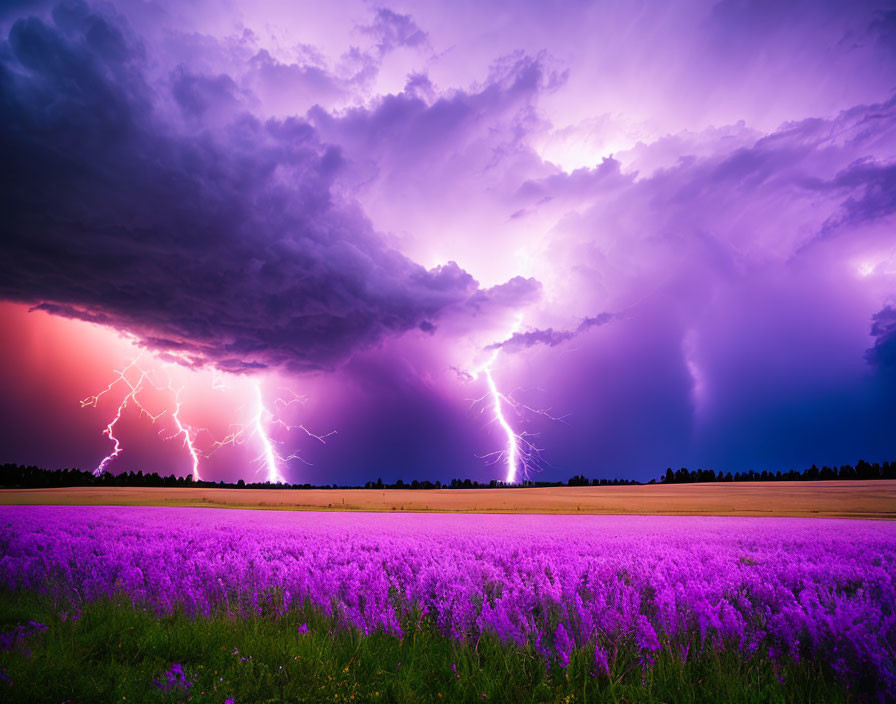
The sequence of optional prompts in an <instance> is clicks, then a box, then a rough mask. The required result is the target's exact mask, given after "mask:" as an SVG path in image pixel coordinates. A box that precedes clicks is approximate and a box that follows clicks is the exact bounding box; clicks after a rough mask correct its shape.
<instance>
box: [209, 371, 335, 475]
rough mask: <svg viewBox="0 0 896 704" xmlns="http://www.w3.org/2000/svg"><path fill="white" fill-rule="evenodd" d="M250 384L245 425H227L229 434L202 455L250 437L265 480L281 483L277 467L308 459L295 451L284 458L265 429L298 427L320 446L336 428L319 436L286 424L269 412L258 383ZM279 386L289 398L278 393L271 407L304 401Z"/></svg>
mask: <svg viewBox="0 0 896 704" xmlns="http://www.w3.org/2000/svg"><path fill="white" fill-rule="evenodd" d="M252 387H253V395H254V397H255V398H254V404H253V405H254V410H253V414H252V418H251V420H250V421H249V422H248V423H246V424H232V425H231V426H230V427H231V432H230V434H229V435H227V437H225V438H223V439H222V440H218V441H216V442H215V443H213V445H212V446H211V447H210V448H209V450H208V453H207V455H206V456H207V457H211V455H212V454H214V453H215V452H217V451H218V450H219V449H220V448H222V447H225V446H227V445H233V446H240V445H244V444H246V443H247V442H249V441H250V440H253V439H254V440H256V441H257V442H258V444H259V445H260V448H261V451H260V452H259V454H258V456H257V457H256V458H255V460H254V461H255V462H256V463H258V464H259V465H260V467H262V468H263V469H264V471H265V475H266V481H268V482H270V483H272V484H282V483H284V482H285V481H286V480H285V479H284V478H283V474H282V473H281V471H280V468H281V467H282V466H283V465H284V464H286V463H287V462H289V461H290V460H299V461H300V462H304V463H305V464H309V465H310V462H308V461H307V460H306V459H305V458H304V457H302V456H301V455H300V454H298V453H297V452H293V453H291V454H289V455H287V456H285V457H284V456H283V455H282V454H280V452H279V450H278V449H277V443H276V442H275V440H274V439H273V437H272V436H271V434H270V432H269V428H270V427H271V426H272V425H277V426H280V427H282V428H284V429H286V430H288V431H293V430H301V431H302V432H304V433H305V435H307V436H308V437H310V438H313V439H315V440H317V441H318V442H320V443H321V444H323V445H326V443H327V438H329V437H330V436H332V435H335V434H336V431H335V430H332V431H330V432H328V433H325V434H323V435H318V434H316V433H313V432H311V431H310V430H308V428H306V427H305V426H304V425H290V424H289V423H287V422H286V421H284V420H283V419H282V418H281V417H280V415H278V414H277V413H275V412H273V411H271V410H270V409H269V408H268V407H267V405H266V404H265V401H264V394H263V392H262V390H261V383H260V382H255V383H254V384H253V385H252ZM280 388H281V389H282V390H284V391H286V392H287V393H288V394H290V395H291V396H292V398H290V399H289V400H288V401H286V400H284V399H283V398H281V397H279V396H278V397H277V398H276V399H275V401H274V407H275V408H278V407H282V408H284V409H286V408H289V407H291V406H293V405H295V404H297V403H298V404H303V405H304V403H305V401H306V399H305V398H304V397H301V396H298V395H296V394H295V393H294V392H292V391H290V390H289V389H285V388H283V387H280Z"/></svg>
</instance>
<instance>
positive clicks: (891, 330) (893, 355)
mask: <svg viewBox="0 0 896 704" xmlns="http://www.w3.org/2000/svg"><path fill="white" fill-rule="evenodd" d="M872 320H873V323H872V325H871V334H872V335H873V336H874V338H875V340H874V346H873V347H871V348H870V349H869V350H868V351H867V352H865V359H867V360H868V361H869V362H870V363H871V364H873V365H875V366H877V367H894V368H896V308H893V306H885V307H884V308H883V309H882V310H880V311H878V312H877V313H875V314H874V315H873V316H872Z"/></svg>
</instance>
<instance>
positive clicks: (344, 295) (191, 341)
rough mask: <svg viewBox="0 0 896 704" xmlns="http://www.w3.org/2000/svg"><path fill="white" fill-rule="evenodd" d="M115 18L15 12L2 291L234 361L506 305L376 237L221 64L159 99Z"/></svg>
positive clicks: (0, 107) (318, 161)
mask: <svg viewBox="0 0 896 704" xmlns="http://www.w3.org/2000/svg"><path fill="white" fill-rule="evenodd" d="M144 62H145V58H144V55H143V50H142V49H141V47H140V45H139V44H138V43H137V42H135V41H134V40H133V39H132V38H130V36H129V35H128V32H127V29H122V28H121V27H120V26H119V25H118V23H117V22H116V21H114V20H111V19H109V18H106V17H104V16H101V15H98V14H95V13H93V12H91V11H90V10H89V9H88V8H87V7H86V6H85V5H83V4H80V3H74V2H69V3H63V4H62V5H59V6H58V7H57V8H56V9H55V10H54V11H53V19H52V22H45V21H43V20H40V19H37V18H26V19H20V20H18V21H16V22H15V23H14V24H13V25H12V27H11V29H10V32H9V37H8V41H6V42H4V43H3V45H2V47H0V120H2V123H3V130H2V136H0V153H2V158H0V164H2V165H0V187H2V190H3V198H4V205H3V216H2V224H0V234H2V244H0V260H2V263H0V296H2V297H3V298H6V299H11V300H15V301H21V302H28V303H32V304H35V305H38V306H40V307H41V308H43V309H44V310H48V311H51V312H53V313H56V314H59V315H65V316H67V317H73V318H81V319H84V320H89V321H93V322H98V323H102V324H105V325H112V326H115V327H118V328H122V329H128V330H130V331H132V332H134V333H136V334H138V335H139V336H140V337H141V338H142V339H143V341H144V343H145V344H147V345H149V346H152V347H155V348H158V349H161V350H167V351H169V352H176V353H177V354H178V355H179V356H180V358H181V359H187V360H189V361H192V362H194V363H204V362H213V363H216V364H217V365H218V366H221V367H223V368H227V369H231V370H242V369H249V368H255V367H258V366H262V365H279V364H284V365H287V366H289V367H291V368H294V369H307V368H325V367H330V366H332V365H333V364H335V363H336V362H338V361H339V360H341V359H344V358H345V357H346V356H348V355H349V354H350V353H351V352H352V351H353V350H355V349H357V348H359V347H364V346H368V345H370V344H373V343H375V342H376V341H378V340H380V339H381V338H382V337H383V336H385V335H389V334H397V333H401V332H403V331H406V330H410V329H413V328H417V327H421V326H423V327H424V328H426V327H427V326H432V325H433V321H434V320H436V319H437V318H438V317H439V315H440V314H442V313H443V312H444V311H445V310H446V309H449V308H452V307H458V306H459V307H461V308H463V307H464V305H465V304H467V303H470V304H475V305H480V304H483V303H484V304H486V305H491V304H495V305H513V304H514V301H515V297H518V298H520V299H528V298H531V296H532V292H533V283H531V282H529V283H527V282H525V281H523V282H522V283H520V282H515V281H514V282H510V283H508V284H507V285H505V287H496V288H493V289H489V290H486V291H482V290H480V289H479V288H478V284H477V283H476V281H475V280H474V279H473V278H472V277H471V276H470V275H469V274H467V273H466V272H465V271H463V270H462V269H460V267H458V266H457V265H456V264H454V263H453V262H452V263H449V264H447V265H445V266H441V267H436V268H435V269H432V270H426V269H424V268H422V267H420V266H419V265H417V264H415V263H414V262H412V261H410V260H409V259H407V258H406V257H404V256H403V255H401V254H400V253H398V252H396V251H394V250H391V249H389V248H388V247H387V246H386V245H385V244H384V243H383V241H382V239H381V238H380V237H379V235H377V233H376V232H374V231H373V229H372V227H371V225H370V223H369V222H368V220H367V219H366V217H365V216H364V214H363V213H362V212H361V210H360V208H359V207H358V206H357V204H355V203H354V202H352V201H351V200H349V199H345V198H341V197H340V196H339V195H338V194H337V193H336V191H337V189H336V188H335V187H334V182H335V180H336V178H337V176H338V174H339V173H340V171H341V170H342V169H344V168H345V163H344V160H343V158H342V154H341V152H340V150H339V149H338V148H336V147H333V146H328V145H326V144H323V143H322V142H321V141H320V140H319V139H318V136H317V133H316V131H315V129H314V128H313V127H312V126H310V125H309V124H307V123H306V122H304V121H302V120H297V119H286V120H283V121H278V120H271V121H267V122H261V121H259V120H257V119H255V118H254V117H252V116H250V115H248V114H243V115H242V116H241V117H239V118H238V119H236V120H233V121H229V122H228V123H227V124H226V126H222V127H221V128H220V129H218V130H210V129H205V128H203V129H198V128H197V129H193V127H191V125H190V124H184V123H183V122H182V121H180V120H177V119H174V118H171V119H168V118H167V117H166V115H165V112H164V111H165V105H166V104H173V105H177V106H179V110H180V111H182V113H186V114H188V115H201V114H202V113H203V112H205V111H207V110H208V109H209V108H210V106H212V105H215V104H217V103H220V102H221V101H222V100H223V101H225V102H227V101H229V100H231V98H232V96H233V95H234V92H235V87H234V84H233V82H232V81H231V80H230V79H229V78H228V77H227V76H224V75H219V76H211V77H201V76H195V75H193V74H190V73H187V72H186V71H183V70H179V71H177V72H176V73H175V75H174V78H173V81H172V85H173V97H174V101H173V103H172V102H171V101H168V103H166V102H165V101H163V100H160V99H159V96H158V95H157V94H156V93H155V92H154V91H153V90H152V89H151V88H150V87H149V85H148V82H147V81H146V80H145V71H144Z"/></svg>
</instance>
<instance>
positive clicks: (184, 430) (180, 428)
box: [168, 380, 202, 482]
mask: <svg viewBox="0 0 896 704" xmlns="http://www.w3.org/2000/svg"><path fill="white" fill-rule="evenodd" d="M168 388H171V381H170V380H169V382H168ZM183 390H184V387H183V386H181V387H180V388H179V389H177V390H176V391H174V411H173V412H172V413H171V417H172V418H173V419H174V424H175V425H176V426H177V432H176V433H175V434H174V435H172V436H170V437H169V438H168V439H169V440H170V439H171V438H173V437H176V436H177V435H181V434H182V435H183V436H184V447H186V448H187V452H189V453H190V457H191V458H192V460H193V481H197V482H198V481H202V477H201V476H199V453H198V452H197V451H196V446H195V445H194V444H193V441H194V440H195V438H196V432H195V431H194V432H193V436H192V437H191V436H190V431H191V430H193V429H192V428H191V427H190V426H189V425H186V424H184V423H183V421H181V419H180V406H181V400H180V392H181V391H183Z"/></svg>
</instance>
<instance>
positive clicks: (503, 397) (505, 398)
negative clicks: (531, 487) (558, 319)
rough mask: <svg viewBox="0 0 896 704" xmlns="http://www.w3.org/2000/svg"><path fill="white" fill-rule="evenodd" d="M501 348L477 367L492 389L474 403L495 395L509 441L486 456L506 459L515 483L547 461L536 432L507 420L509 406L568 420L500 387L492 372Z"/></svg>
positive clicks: (508, 475)
mask: <svg viewBox="0 0 896 704" xmlns="http://www.w3.org/2000/svg"><path fill="white" fill-rule="evenodd" d="M522 321H523V317H522V315H517V316H516V318H515V320H514V324H513V328H512V329H511V331H510V335H508V338H509V337H513V335H514V333H516V332H518V331H519V328H520V325H521V324H522ZM500 351H501V348H500V347H496V348H495V349H494V350H492V353H491V354H490V355H489V357H488V359H486V360H485V362H483V363H482V364H480V365H479V366H478V367H477V368H476V369H474V370H473V374H472V377H473V380H476V379H478V378H479V377H480V375H482V376H484V377H485V382H486V385H487V386H488V393H486V394H485V395H484V396H481V397H480V398H478V399H474V400H473V402H472V405H476V404H478V403H481V402H482V401H484V400H485V399H486V398H490V399H491V408H492V415H493V420H494V421H495V422H496V423H497V424H498V425H499V426H500V427H501V430H502V432H503V433H504V436H505V438H506V445H505V447H504V449H503V450H498V451H496V452H491V453H489V454H487V455H485V458H486V459H489V460H490V461H491V462H500V461H501V460H503V461H504V464H505V466H506V468H507V471H506V475H505V479H504V481H505V482H506V483H507V484H515V483H516V482H517V481H518V476H519V475H520V474H521V475H522V478H523V479H525V478H526V477H528V476H529V474H530V473H531V472H533V471H536V470H538V469H540V468H541V467H542V465H545V464H547V463H546V462H545V461H544V459H543V458H542V456H541V452H542V449H541V448H540V447H538V446H537V445H536V444H535V442H534V438H535V435H534V434H533V433H527V432H525V431H522V432H519V433H518V432H516V431H515V430H514V429H513V427H512V426H511V425H510V421H508V420H507V416H506V415H505V413H504V408H505V406H509V407H510V408H511V409H512V410H513V411H514V412H515V413H516V414H517V415H518V416H522V415H523V411H528V412H530V413H535V414H537V415H542V416H545V417H546V418H549V419H550V420H553V421H559V422H564V419H563V418H561V417H556V416H553V415H551V414H550V412H549V409H540V408H532V407H530V406H527V405H526V404H524V403H520V402H519V401H517V400H516V399H515V398H514V397H513V394H504V393H502V392H501V391H500V390H499V389H498V385H497V384H496V383H495V378H494V376H493V375H492V367H493V366H494V364H495V362H496V361H497V359H498V354H499V353H500Z"/></svg>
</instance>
